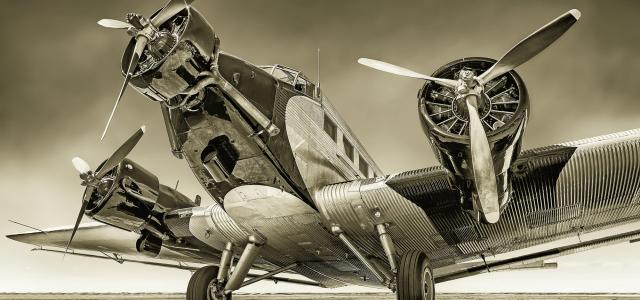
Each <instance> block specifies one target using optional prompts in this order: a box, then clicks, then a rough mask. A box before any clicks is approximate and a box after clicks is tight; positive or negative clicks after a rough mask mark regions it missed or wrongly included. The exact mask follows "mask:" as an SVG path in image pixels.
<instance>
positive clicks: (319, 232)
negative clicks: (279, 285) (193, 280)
mask: <svg viewBox="0 0 640 300" xmlns="http://www.w3.org/2000/svg"><path fill="white" fill-rule="evenodd" d="M321 223H322V222H321V220H320V215H319V214H317V213H313V214H312V215H297V216H288V217H279V218H268V219H261V220H257V221H256V223H255V224H252V225H248V224H238V223H237V222H236V221H234V220H233V219H232V218H231V217H230V216H229V215H228V214H227V213H226V212H225V211H224V210H223V208H222V206H220V205H219V204H217V203H216V204H213V205H211V206H208V207H197V208H193V215H192V216H191V218H190V222H189V230H190V231H191V233H192V234H193V236H195V237H196V238H197V239H198V240H200V241H202V242H204V243H206V244H207V245H209V246H211V247H213V248H215V249H217V250H218V251H222V249H224V245H225V244H226V243H227V242H231V243H233V244H234V246H235V251H234V252H235V254H236V255H239V254H240V253H241V252H242V248H243V247H244V246H245V245H246V243H247V237H248V236H249V235H250V234H251V233H253V232H252V231H251V230H245V229H244V228H243V227H246V228H256V229H258V230H259V231H260V233H261V234H262V235H263V236H264V237H266V239H267V243H266V244H265V245H264V246H263V248H262V249H261V250H260V256H261V258H260V259H259V260H258V261H257V262H256V265H257V266H259V267H263V268H265V267H269V266H271V269H274V268H276V267H282V266H286V265H289V264H291V263H294V262H298V263H301V265H300V266H298V267H295V268H293V269H292V271H294V272H297V273H299V274H301V275H303V276H306V277H308V278H309V279H312V280H315V281H317V282H319V283H320V284H322V285H323V286H325V287H340V286H345V285H363V286H374V287H377V286H379V283H378V282H377V281H375V279H374V280H371V279H372V278H375V277H374V276H373V274H371V273H370V272H369V271H368V270H366V268H365V267H364V266H363V265H362V264H361V263H360V262H359V261H358V260H357V259H355V258H354V257H353V256H352V255H351V253H350V252H349V250H348V249H346V248H345V247H344V246H343V244H342V243H341V242H340V241H339V240H338V239H337V238H336V237H335V236H333V235H332V234H331V233H329V231H328V230H326V229H325V228H324V227H322V225H321ZM241 226H242V227H241ZM254 234H255V233H254ZM301 235H304V236H301ZM309 240H311V241H313V243H310V244H307V243H298V242H299V241H309ZM203 263H206V262H203ZM208 263H217V261H215V262H214V261H211V262H208ZM362 277H366V278H368V280H367V281H363V280H362Z"/></svg>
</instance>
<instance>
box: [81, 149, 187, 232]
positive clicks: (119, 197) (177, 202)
mask: <svg viewBox="0 0 640 300" xmlns="http://www.w3.org/2000/svg"><path fill="white" fill-rule="evenodd" d="M87 192H91V196H90V198H89V203H88V204H87V208H86V210H85V213H86V214H87V215H88V216H90V217H92V218H93V219H95V220H98V221H100V222H103V223H106V224H109V225H112V226H115V227H118V228H121V229H124V230H127V231H133V232H137V233H145V232H149V233H152V234H153V235H154V236H155V237H157V238H161V237H163V236H165V235H166V233H167V232H168V231H167V228H166V226H165V224H164V222H163V219H164V215H165V214H166V213H167V212H169V211H172V210H175V209H180V208H187V207H194V206H195V204H194V202H193V201H191V200H190V199H189V198H187V197H186V196H185V195H183V194H181V193H180V192H178V191H176V190H175V189H173V188H171V187H168V186H166V185H163V184H160V182H159V181H158V177H156V176H155V175H153V174H152V173H151V172H149V171H147V170H145V169H144V168H143V167H142V166H140V165H138V164H137V163H135V162H133V161H132V160H129V159H124V160H123V161H122V162H121V163H120V164H119V165H117V166H116V167H115V168H113V169H112V170H111V171H109V172H107V173H106V174H105V175H104V176H103V177H102V178H101V179H100V184H99V186H98V188H96V189H93V191H90V190H89V189H87ZM146 239H147V240H151V238H146Z"/></svg>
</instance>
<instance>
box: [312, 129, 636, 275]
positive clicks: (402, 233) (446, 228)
mask: <svg viewBox="0 0 640 300" xmlns="http://www.w3.org/2000/svg"><path fill="white" fill-rule="evenodd" d="M511 172H512V174H513V181H512V184H513V195H512V198H511V200H510V202H509V204H508V205H507V206H506V208H505V209H504V210H503V212H502V214H501V218H500V221H499V222H498V223H496V224H485V223H481V222H478V221H476V220H475V219H474V218H473V217H472V216H471V215H470V214H468V213H467V212H465V211H464V209H463V208H462V207H461V204H460V203H461V201H460V195H459V193H458V191H457V190H456V189H455V186H454V184H453V182H451V181H450V179H449V176H448V174H447V171H446V170H445V169H444V168H442V167H432V168H426V169H419V170H414V171H408V172H403V173H400V174H395V175H390V176H384V177H378V178H373V179H366V180H356V181H351V182H345V183H338V184H333V185H329V186H326V187H323V188H321V189H320V190H319V191H318V192H317V196H318V203H319V208H320V211H321V213H322V214H324V215H325V217H326V218H327V219H328V220H330V221H331V222H332V223H334V224H337V225H339V226H340V227H341V228H342V230H344V231H345V232H346V234H348V235H349V236H351V238H352V239H353V240H354V241H355V242H356V243H357V244H358V247H360V248H361V249H367V250H368V252H370V253H373V255H375V256H377V257H379V258H384V257H386V256H385V253H384V252H383V249H382V247H381V246H380V241H379V238H378V234H377V233H376V229H375V227H374V226H375V225H376V224H381V223H383V224H387V225H388V228H387V230H388V232H389V234H390V235H391V237H392V238H393V240H394V243H395V246H396V248H397V250H398V253H399V254H401V253H402V252H403V251H407V250H412V249H415V250H422V251H425V252H426V253H427V254H428V256H429V258H430V259H431V262H432V265H433V267H434V268H436V269H437V268H445V267H451V266H454V265H457V264H458V265H461V264H462V263H466V262H469V261H471V260H476V261H480V262H479V263H476V265H475V266H482V269H485V268H486V269H487V270H489V268H488V267H487V266H485V265H484V263H483V262H482V259H484V258H486V257H491V256H494V255H498V254H504V253H511V252H513V251H516V250H521V249H524V248H528V247H533V246H537V245H541V244H543V243H548V242H552V241H556V240H560V239H563V238H568V237H574V239H573V242H572V243H573V244H574V246H575V247H573V248H572V247H571V245H569V246H568V247H569V248H562V249H559V248H553V249H552V250H553V251H556V252H558V253H554V254H556V255H555V256H558V255H565V254H569V253H572V252H575V251H578V250H579V249H582V250H583V249H587V248H592V247H594V246H598V245H603V244H608V243H612V242H621V241H629V240H631V239H635V238H637V236H638V235H637V233H638V232H630V233H626V234H623V233H621V232H615V233H613V234H609V235H610V239H607V238H606V237H605V238H604V239H603V240H599V241H598V242H597V243H596V242H594V244H593V245H592V244H580V239H579V238H577V237H579V236H580V235H581V234H585V233H588V232H593V231H597V230H602V229H606V228H610V227H612V226H616V225H621V224H625V223H630V222H633V221H638V220H640V130H631V131H626V132H621V133H615V134H610V135H606V136H601V137H595V138H590V139H585V140H580V141H576V142H570V143H564V144H558V145H553V146H549V147H543V148H538V149H533V150H529V151H524V152H523V153H521V155H520V157H519V158H518V159H517V161H516V162H515V163H514V164H513V166H512V168H511ZM618 234H623V235H621V236H619V235H618ZM545 251H547V252H545ZM549 251H550V249H538V250H537V252H535V253H534V254H533V256H524V257H521V260H520V261H517V260H516V261H512V262H516V263H519V262H525V261H526V262H527V263H531V262H535V260H531V258H534V257H536V258H539V259H544V258H549V256H545V253H546V254H549V253H551V252H549ZM527 259H529V260H527ZM501 263H504V262H501ZM501 266H502V267H509V266H512V265H509V266H507V265H501ZM472 267H473V266H465V268H459V270H458V271H460V270H464V269H469V268H472ZM436 271H437V270H436ZM436 273H438V272H436Z"/></svg>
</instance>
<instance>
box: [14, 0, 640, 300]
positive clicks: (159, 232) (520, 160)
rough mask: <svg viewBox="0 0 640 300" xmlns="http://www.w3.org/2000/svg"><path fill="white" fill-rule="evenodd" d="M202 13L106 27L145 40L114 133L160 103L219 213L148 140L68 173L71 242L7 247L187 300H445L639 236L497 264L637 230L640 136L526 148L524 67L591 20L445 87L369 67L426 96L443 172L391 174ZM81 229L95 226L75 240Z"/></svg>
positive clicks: (295, 78)
mask: <svg viewBox="0 0 640 300" xmlns="http://www.w3.org/2000/svg"><path fill="white" fill-rule="evenodd" d="M190 5H191V1H186V2H185V1H183V0H171V1H170V2H169V3H168V4H167V5H166V6H165V7H164V8H162V9H161V10H159V11H158V12H156V13H155V14H154V15H152V16H151V18H145V17H143V16H141V15H139V14H128V15H127V22H123V21H116V20H101V21H100V22H98V23H99V24H100V25H102V26H104V27H110V28H119V29H125V30H126V32H127V33H129V34H130V35H131V36H132V38H131V40H130V42H129V44H128V46H127V47H126V50H125V51H124V57H123V60H122V72H123V75H124V76H125V80H124V85H123V86H122V89H121V91H120V93H119V95H118V97H117V101H116V106H114V108H113V111H112V113H111V116H110V117H109V122H111V119H112V117H113V113H114V112H115V111H116V107H117V105H118V103H119V102H120V99H121V97H122V95H123V93H124V91H125V88H126V87H127V86H132V87H133V88H134V89H136V90H137V91H138V92H140V93H142V94H143V95H145V96H147V97H148V98H149V99H150V100H151V101H153V102H156V103H158V104H159V105H160V107H161V108H162V112H163V117H164V122H165V124H166V130H167V134H168V136H169V141H170V145H171V150H172V152H173V154H174V155H175V157H177V158H179V159H184V160H186V162H187V163H188V164H189V166H190V167H191V169H192V170H193V173H194V175H195V177H196V178H197V179H198V181H199V182H200V183H201V184H202V186H203V187H204V188H205V189H206V190H207V191H208V193H209V196H210V197H211V198H212V199H213V200H215V203H214V204H213V205H209V206H200V198H197V199H189V198H188V197H186V196H184V195H182V194H181V193H179V192H178V191H176V190H175V189H173V188H171V187H168V186H166V185H162V184H160V183H159V180H158V178H157V177H156V176H155V175H154V174H152V173H150V172H149V171H147V170H145V169H144V168H143V167H142V166H140V165H138V164H136V163H135V162H133V161H131V160H129V159H127V158H126V156H127V155H128V154H129V153H130V151H132V149H133V148H134V147H135V145H136V143H137V142H138V141H139V140H140V138H141V137H142V136H143V133H144V127H143V128H140V130H138V131H137V132H136V133H135V134H134V135H133V136H132V137H131V138H130V139H129V140H127V141H126V142H125V143H124V144H123V145H122V146H121V147H120V148H119V149H118V150H117V151H115V153H114V154H113V155H111V156H110V157H109V158H108V159H107V160H106V161H104V162H103V163H102V164H101V165H99V166H98V168H97V169H95V170H92V169H91V168H90V167H89V165H88V164H87V163H86V162H85V161H83V160H82V159H80V158H74V159H73V165H74V166H75V168H76V169H77V170H78V171H79V172H80V178H81V179H82V185H84V186H86V190H85V193H84V196H83V198H82V205H81V210H80V213H79V215H78V219H77V221H76V223H75V225H74V226H73V227H64V228H58V229H49V230H39V229H38V230H35V231H31V232H27V233H20V234H14V235H10V236H9V238H11V239H14V240H17V241H20V242H24V243H29V244H33V245H37V246H40V248H37V249H40V250H45V251H53V252H59V253H67V254H68V255H83V256H89V257H95V258H107V259H114V260H116V261H118V262H121V263H122V262H125V261H133V262H141V263H146V264H152V265H158V266H168V267H175V268H180V269H189V270H192V271H195V272H194V273H193V275H192V277H191V280H190V281H189V285H188V289H187V295H186V297H187V299H189V300H195V299H230V298H231V296H232V293H233V292H234V291H236V290H238V289H239V288H241V287H243V286H246V285H249V284H252V283H254V282H256V281H259V280H264V279H272V280H280V281H289V282H294V283H299V284H309V285H316V286H321V287H327V288H332V287H340V286H346V285H360V286H371V287H383V288H389V289H391V290H392V291H395V292H397V295H398V299H434V284H435V283H437V282H444V281H447V280H453V279H458V278H462V277H466V276H472V275H476V274H480V273H484V272H491V271H501V270H512V269H522V268H542V267H547V266H549V264H548V263H546V262H545V261H546V260H548V259H552V258H555V257H558V256H561V255H566V254H571V253H575V252H578V251H581V250H586V249H591V248H595V247H598V246H603V245H608V244H612V243H618V242H624V241H631V240H635V239H638V238H639V237H640V231H631V232H621V233H619V234H617V235H613V236H608V237H604V238H599V239H592V240H583V241H581V242H578V243H573V244H570V245H567V246H563V247H559V248H557V247H556V248H546V249H544V250H542V251H540V250H539V251H536V252H532V253H528V254H526V255H520V256H513V257H510V258H508V259H502V260H497V259H494V260H488V259H487V256H492V255H496V254H502V253H512V252H513V251H516V250H520V249H525V248H528V247H532V246H536V245H542V244H544V243H547V242H550V241H555V240H559V239H562V238H567V237H571V236H576V235H580V234H582V233H586V232H593V231H596V230H601V229H604V228H610V227H612V226H614V225H620V224H625V223H629V222H631V221H634V220H638V218H639V217H640V130H632V131H627V132H622V133H615V134H610V135H606V136H601V137H596V138H590V139H586V140H581V141H576V142H570V143H564V144H558V145H552V146H548V147H543V148H538V149H532V150H528V151H521V149H520V148H521V140H522V137H523V133H524V129H525V125H526V121H527V117H528V113H529V110H528V106H529V98H528V96H527V91H526V88H525V85H524V83H523V81H522V79H521V78H520V76H518V74H517V73H516V72H515V71H513V69H514V68H516V67H517V66H519V65H520V64H522V63H525V62H526V61H527V60H529V59H530V58H532V57H533V56H535V55H537V54H538V53H539V52H541V51H542V50H544V49H545V48H546V47H547V46H549V45H550V44H551V43H553V42H554V41H556V40H557V39H558V38H559V37H560V36H561V35H562V34H564V33H565V32H566V31H567V30H568V29H569V28H570V27H571V26H572V25H573V24H574V23H575V22H576V21H577V20H578V18H579V17H580V12H579V11H578V10H571V11H569V12H567V13H565V14H563V15H561V16H560V17H558V18H557V19H555V20H553V21H551V22H550V23H549V24H547V25H545V26H544V27H542V28H540V29H538V30H537V31H535V32H534V33H533V34H531V35H529V36H528V37H526V38H525V39H523V40H522V41H521V42H519V43H518V44H516V46H514V47H513V48H512V49H511V50H509V51H508V52H507V53H506V54H505V55H504V56H503V57H502V58H500V59H499V60H497V61H496V60H492V59H489V58H481V57H472V58H464V59H460V60H456V61H453V62H451V63H448V64H446V65H445V66H443V67H442V68H440V69H439V70H437V71H436V72H435V73H433V75H432V76H426V75H423V74H419V73H416V72H413V71H410V70H407V69H404V68H401V67H397V66H394V65H391V64H388V63H384V62H380V61H375V60H371V59H364V58H363V59H360V60H359V62H360V63H362V64H364V65H367V66H370V67H373V68H376V69H380V70H383V71H386V72H390V73H394V74H398V75H402V76H407V77H413V78H417V79H421V80H424V81H425V83H424V85H423V87H422V88H421V89H420V91H419V96H418V109H419V116H420V120H421V123H422V125H423V129H424V131H425V133H426V135H427V137H428V141H429V142H430V143H431V145H432V147H433V149H434V151H435V153H436V155H437V157H438V159H439V160H440V162H441V164H442V165H441V166H436V167H431V168H426V169H418V170H412V171H407V172H403V173H399V174H392V175H385V174H384V173H383V172H382V171H381V170H380V169H379V168H378V166H376V164H375V162H374V161H373V160H372V158H371V157H370V156H369V155H368V154H367V152H366V151H365V149H364V147H363V145H362V144H361V143H360V142H358V140H357V138H356V137H355V135H354V134H353V132H352V131H351V130H349V127H348V126H347V125H346V122H345V121H344V120H343V119H342V118H340V116H339V115H338V113H337V112H336V111H335V109H334V108H333V107H332V106H331V104H330V102H329V100H328V99H327V98H326V97H325V95H324V94H323V93H322V91H321V90H320V88H319V87H318V85H316V84H314V83H313V82H311V81H310V80H309V79H308V78H307V77H305V76H304V75H303V74H302V73H301V72H299V71H296V70H294V69H291V68H289V67H285V66H282V65H270V66H255V65H253V64H251V63H249V62H247V61H245V60H242V59H240V58H237V57H235V56H232V55H230V54H227V53H224V52H221V51H220V40H219V38H218V37H217V36H216V34H215V32H214V30H213V27H212V26H211V25H210V24H209V23H208V22H207V21H206V20H205V19H204V17H203V16H202V15H201V14H200V13H199V12H198V11H197V10H196V9H195V8H193V7H191V6H190ZM107 127H108V123H107ZM105 133H106V129H105ZM103 136H104V134H103ZM83 215H87V216H89V217H91V218H93V219H94V220H96V221H99V223H91V224H82V225H80V222H81V220H82V217H83ZM76 233H77V236H75V235H76ZM65 247H66V249H65ZM82 250H84V251H85V252H83V251H82ZM86 251H91V252H86ZM100 253H101V254H100ZM123 255H144V256H145V257H146V258H145V259H142V260H135V259H125V258H124V257H123ZM168 261H169V262H168ZM175 262H177V264H176V263H175ZM183 263H196V264H199V265H204V266H202V267H200V268H195V267H190V266H187V265H185V264H183ZM252 270H253V271H252ZM258 271H261V272H262V273H260V274H257V273H256V272H258ZM283 274H284V275H287V276H284V275H283ZM290 274H298V275H302V276H304V277H306V278H307V279H305V280H302V279H297V278H291V275H290ZM249 278H250V279H249Z"/></svg>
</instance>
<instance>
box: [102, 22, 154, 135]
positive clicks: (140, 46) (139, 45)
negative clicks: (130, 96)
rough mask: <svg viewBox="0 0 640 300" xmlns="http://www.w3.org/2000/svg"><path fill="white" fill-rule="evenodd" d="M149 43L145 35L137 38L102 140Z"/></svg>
mask: <svg viewBox="0 0 640 300" xmlns="http://www.w3.org/2000/svg"><path fill="white" fill-rule="evenodd" d="M148 41H149V38H148V37H147V36H145V35H138V36H137V37H136V44H135V46H134V48H133V53H132V55H131V60H130V61H129V67H128V68H127V74H126V75H125V77H124V83H122V87H121V88H120V93H118V98H116V103H115V104H114V105H113V109H112V110H111V114H110V115H109V119H108V120H107V125H106V126H105V127H104V131H103V132H102V136H101V137H100V140H103V139H104V136H105V135H106V134H107V130H109V125H110V124H111V120H113V115H114V114H115V113H116V109H117V108H118V104H120V100H121V99H122V95H124V91H125V90H126V89H127V85H128V84H129V80H131V76H133V71H134V70H135V69H136V66H137V65H138V61H139V60H140V56H142V52H143V51H144V48H145V47H146V46H147V42H148Z"/></svg>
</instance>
